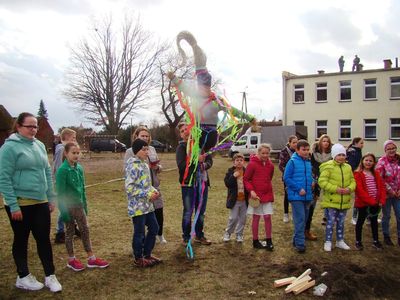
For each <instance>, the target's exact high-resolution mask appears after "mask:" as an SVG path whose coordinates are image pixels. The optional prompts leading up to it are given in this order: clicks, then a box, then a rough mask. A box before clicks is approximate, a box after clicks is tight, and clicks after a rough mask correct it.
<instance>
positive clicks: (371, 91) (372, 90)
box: [364, 79, 376, 100]
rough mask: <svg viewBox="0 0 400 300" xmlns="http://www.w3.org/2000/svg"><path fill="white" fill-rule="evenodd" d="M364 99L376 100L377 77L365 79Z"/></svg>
mask: <svg viewBox="0 0 400 300" xmlns="http://www.w3.org/2000/svg"><path fill="white" fill-rule="evenodd" d="M364 99H365V100H376V79H365V80H364Z"/></svg>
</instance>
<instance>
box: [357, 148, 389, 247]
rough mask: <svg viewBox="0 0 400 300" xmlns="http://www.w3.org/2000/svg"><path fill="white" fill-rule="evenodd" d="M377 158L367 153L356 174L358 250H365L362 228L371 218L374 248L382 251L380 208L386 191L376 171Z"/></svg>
mask: <svg viewBox="0 0 400 300" xmlns="http://www.w3.org/2000/svg"><path fill="white" fill-rule="evenodd" d="M375 164H376V157H375V155H373V154H372V153H367V154H365V155H364V156H363V157H362V158H361V164H360V166H359V167H358V169H357V170H356V171H355V172H354V177H355V180H356V183H357V185H356V198H355V203H354V207H355V208H357V210H358V218H357V224H356V248H357V250H363V248H364V247H363V244H362V242H361V238H362V227H363V225H364V221H365V219H366V218H367V216H368V217H369V220H370V222H371V230H372V238H373V246H374V247H375V248H376V249H382V244H381V243H380V242H379V239H378V213H379V210H380V207H381V206H382V205H384V204H385V201H386V190H385V185H384V183H383V181H382V179H381V176H380V175H379V172H378V171H376V170H375Z"/></svg>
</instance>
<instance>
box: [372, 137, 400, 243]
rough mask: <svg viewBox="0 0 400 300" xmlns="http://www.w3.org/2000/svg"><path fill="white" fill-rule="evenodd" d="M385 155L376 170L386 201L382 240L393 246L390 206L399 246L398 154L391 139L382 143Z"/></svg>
mask: <svg viewBox="0 0 400 300" xmlns="http://www.w3.org/2000/svg"><path fill="white" fill-rule="evenodd" d="M383 149H384V151H385V155H384V156H382V157H381V158H380V159H379V161H378V163H377V165H376V170H377V171H378V172H379V174H380V175H381V177H382V179H383V181H384V182H385V186H386V203H385V205H384V206H383V207H382V213H383V216H382V232H383V239H384V240H383V241H384V242H385V244H386V245H388V246H393V242H392V240H391V238H390V232H389V227H390V226H389V225H390V214H391V207H392V206H393V210H394V214H395V216H396V221H397V243H398V245H399V246H400V155H399V154H397V153H396V151H397V146H396V144H395V143H394V142H393V141H392V140H387V141H386V142H385V143H384V144H383Z"/></svg>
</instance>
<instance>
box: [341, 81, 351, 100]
mask: <svg viewBox="0 0 400 300" xmlns="http://www.w3.org/2000/svg"><path fill="white" fill-rule="evenodd" d="M340 101H351V81H350V80H345V81H340Z"/></svg>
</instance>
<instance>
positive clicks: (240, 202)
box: [223, 153, 248, 243]
mask: <svg viewBox="0 0 400 300" xmlns="http://www.w3.org/2000/svg"><path fill="white" fill-rule="evenodd" d="M245 170H246V169H245V167H244V156H243V154H241V153H236V154H235V155H234V156H233V167H231V168H229V169H228V171H227V173H226V175H225V179H224V182H225V186H226V187H227V188H228V197H227V200H226V207H227V208H230V209H231V212H230V214H229V220H228V226H227V228H226V229H225V233H224V237H223V240H224V242H228V241H229V240H230V239H231V234H232V233H233V231H235V229H236V241H237V242H238V243H242V242H243V230H244V226H245V224H246V214H247V203H248V193H247V191H246V190H245V188H244V184H243V174H244V171H245Z"/></svg>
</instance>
